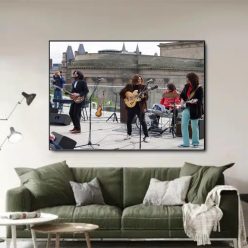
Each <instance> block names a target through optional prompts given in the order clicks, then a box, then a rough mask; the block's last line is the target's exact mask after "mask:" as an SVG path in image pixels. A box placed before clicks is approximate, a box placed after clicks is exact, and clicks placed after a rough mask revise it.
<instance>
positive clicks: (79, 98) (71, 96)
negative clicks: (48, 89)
mask: <svg viewBox="0 0 248 248" xmlns="http://www.w3.org/2000/svg"><path fill="white" fill-rule="evenodd" d="M52 87H53V88H56V89H60V90H62V91H64V92H65V93H67V94H69V95H70V98H71V99H72V100H73V101H74V102H75V103H81V102H83V101H84V99H85V98H84V96H75V95H74V93H71V92H70V91H68V90H65V89H63V88H61V87H59V86H57V85H53V86H52Z"/></svg>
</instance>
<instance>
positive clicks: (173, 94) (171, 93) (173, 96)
mask: <svg viewBox="0 0 248 248" xmlns="http://www.w3.org/2000/svg"><path fill="white" fill-rule="evenodd" d="M163 97H165V98H177V97H179V93H178V92H176V91H173V92H168V93H163Z"/></svg>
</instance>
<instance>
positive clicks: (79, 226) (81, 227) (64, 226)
mask: <svg viewBox="0 0 248 248" xmlns="http://www.w3.org/2000/svg"><path fill="white" fill-rule="evenodd" d="M98 228H99V226H97V225H94V224H87V223H57V224H47V225H41V226H34V227H32V231H33V232H39V233H46V234H48V240H47V248H49V247H50V241H51V235H52V234H55V235H56V242H55V247H56V248H59V247H60V234H63V233H84V236H85V240H86V243H87V247H88V248H91V243H90V236H89V232H91V231H94V230H96V229H98ZM34 246H35V245H34Z"/></svg>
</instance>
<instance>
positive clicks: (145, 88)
mask: <svg viewBox="0 0 248 248" xmlns="http://www.w3.org/2000/svg"><path fill="white" fill-rule="evenodd" d="M150 82H151V80H149V81H148V82H147V83H146V85H145V87H144V89H143V90H141V92H144V93H145V91H146V90H147V89H148V85H149V83H150ZM141 95H142V93H141ZM138 104H139V103H138ZM144 115H145V113H144ZM140 120H141V109H140V111H139V149H140V150H141V121H140ZM144 121H145V116H144Z"/></svg>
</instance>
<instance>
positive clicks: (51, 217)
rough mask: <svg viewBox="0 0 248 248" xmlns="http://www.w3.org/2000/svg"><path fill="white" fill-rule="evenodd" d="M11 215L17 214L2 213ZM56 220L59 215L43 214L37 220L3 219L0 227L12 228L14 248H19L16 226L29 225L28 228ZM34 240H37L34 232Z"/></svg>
mask: <svg viewBox="0 0 248 248" xmlns="http://www.w3.org/2000/svg"><path fill="white" fill-rule="evenodd" d="M11 213H15V212H5V213H2V215H9V214H11ZM56 219H58V216H57V215H54V214H47V213H41V215H40V217H37V218H29V219H16V220H12V219H7V218H5V219H4V218H2V219H0V226H11V238H12V243H13V247H14V248H16V247H17V246H16V226H20V225H28V226H30V227H32V226H34V225H36V224H41V223H45V222H49V221H53V220H56ZM31 231H32V229H31ZM32 239H33V240H34V239H35V236H33V232H32ZM35 248H36V247H35Z"/></svg>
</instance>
